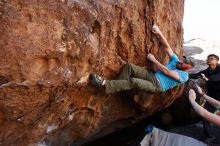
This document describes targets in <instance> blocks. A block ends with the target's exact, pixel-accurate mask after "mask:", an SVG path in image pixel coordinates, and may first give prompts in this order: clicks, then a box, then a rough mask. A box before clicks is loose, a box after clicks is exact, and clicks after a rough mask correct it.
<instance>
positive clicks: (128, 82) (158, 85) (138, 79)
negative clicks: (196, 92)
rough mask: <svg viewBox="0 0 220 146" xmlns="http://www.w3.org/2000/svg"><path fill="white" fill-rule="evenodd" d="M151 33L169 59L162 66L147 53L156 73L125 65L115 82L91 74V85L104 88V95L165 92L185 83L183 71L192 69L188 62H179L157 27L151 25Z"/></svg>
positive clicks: (186, 74) (186, 77) (185, 78)
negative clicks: (157, 39) (136, 90)
mask: <svg viewBox="0 0 220 146" xmlns="http://www.w3.org/2000/svg"><path fill="white" fill-rule="evenodd" d="M152 32H153V33H154V34H155V35H157V37H158V38H159V40H161V43H162V44H163V46H164V49H165V52H166V53H167V54H168V55H169V58H170V59H169V63H168V64H167V65H162V64H161V63H160V62H159V61H158V60H157V59H156V58H155V57H154V55H153V54H151V53H149V54H148V55H147V59H148V60H150V61H151V62H153V63H154V65H156V67H157V68H158V69H159V70H158V71H156V73H152V72H150V71H148V70H146V69H144V68H143V67H140V66H137V65H134V64H126V65H125V66H124V68H123V70H122V72H121V73H120V75H119V76H118V78H117V80H106V79H104V78H102V77H100V76H99V75H96V74H92V75H91V78H92V83H93V84H95V85H96V86H104V87H105V92H106V93H115V92H119V91H124V90H130V89H133V88H136V89H142V90H144V91H147V92H157V91H163V92H165V91H167V90H169V89H171V88H173V87H175V86H176V85H178V84H181V83H184V82H186V81H187V80H188V73H187V72H185V71H186V70H188V69H190V68H192V63H191V62H190V60H187V59H183V60H182V61H180V60H179V59H178V57H177V56H176V54H175V53H174V52H173V50H172V49H171V47H170V45H169V44H168V42H167V40H166V38H165V37H164V35H163V34H162V32H161V31H160V29H159V27H158V26H157V25H153V27H152Z"/></svg>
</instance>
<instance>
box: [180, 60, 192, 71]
mask: <svg viewBox="0 0 220 146" xmlns="http://www.w3.org/2000/svg"><path fill="white" fill-rule="evenodd" d="M176 67H177V69H179V70H183V71H186V70H190V69H191V68H192V67H193V62H192V61H191V59H190V58H189V57H188V56H183V60H181V61H180V62H179V63H178V64H177V65H176Z"/></svg>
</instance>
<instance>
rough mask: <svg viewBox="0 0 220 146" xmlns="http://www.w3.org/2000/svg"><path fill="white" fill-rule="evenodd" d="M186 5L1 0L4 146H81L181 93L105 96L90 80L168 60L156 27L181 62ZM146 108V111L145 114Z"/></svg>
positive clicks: (166, 0)
mask: <svg viewBox="0 0 220 146" xmlns="http://www.w3.org/2000/svg"><path fill="white" fill-rule="evenodd" d="M183 6H184V0H154V1H153V0H138V1H137V0H33V1H29V0H7V1H6V0H1V1H0V22H1V25H0V34H1V35H0V49H1V51H0V61H1V65H0V85H1V87H0V145H1V146H9V145H10V146H12V145H16V146H24V145H30V146H31V145H36V144H39V145H40V144H45V145H68V144H70V143H71V142H73V144H75V145H77V144H80V143H82V142H86V141H88V140H91V139H94V138H98V137H100V136H103V135H105V134H108V133H110V132H113V131H116V130H118V129H120V128H123V127H126V126H128V125H131V124H133V123H135V122H137V121H139V120H141V119H142V118H144V117H146V116H149V115H151V114H153V113H155V112H156V111H159V110H161V109H164V108H165V107H168V106H169V105H171V104H172V103H173V102H174V101H175V99H177V98H178V96H179V95H180V94H181V91H180V89H182V87H177V88H175V89H173V90H171V91H169V92H167V93H158V94H155V95H154V94H148V93H144V94H143V93H142V91H137V92H132V93H131V94H116V95H106V94H105V93H104V90H103V89H96V88H94V87H93V86H91V85H90V83H89V74H90V73H97V74H100V75H102V76H104V77H106V78H108V79H113V78H115V77H116V76H117V74H118V73H119V71H120V69H121V67H122V66H123V64H125V63H127V62H129V63H134V64H137V65H140V66H146V67H147V68H149V69H150V68H151V66H152V64H151V63H149V62H148V61H147V60H146V56H147V54H148V53H149V52H151V53H153V54H154V55H155V56H156V57H157V58H158V59H159V60H160V61H161V62H165V61H167V59H168V58H167V56H166V55H165V53H164V51H163V50H162V49H161V46H160V45H159V42H158V40H157V38H156V37H155V36H154V35H153V34H152V32H151V26H152V24H153V23H157V24H158V25H159V26H160V28H161V30H162V31H163V32H164V35H165V36H166V37H167V39H168V41H169V42H170V44H171V46H172V48H173V49H174V51H175V52H176V53H177V55H178V56H181V55H182V42H183V28H182V19H183ZM140 109H141V110H140Z"/></svg>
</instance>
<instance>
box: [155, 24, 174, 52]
mask: <svg viewBox="0 0 220 146" xmlns="http://www.w3.org/2000/svg"><path fill="white" fill-rule="evenodd" d="M152 31H153V33H154V34H156V35H157V36H158V38H159V39H160V41H161V43H162V44H163V45H164V47H165V51H166V53H167V54H168V55H169V56H172V55H173V50H172V48H171V47H170V45H169V43H168V41H167V39H166V38H165V37H164V35H163V33H162V32H161V31H160V29H159V27H158V26H157V25H153V28H152Z"/></svg>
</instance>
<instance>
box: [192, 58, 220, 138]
mask: <svg viewBox="0 0 220 146" xmlns="http://www.w3.org/2000/svg"><path fill="white" fill-rule="evenodd" d="M206 61H207V65H208V68H207V69H205V70H203V71H200V72H198V73H195V74H190V75H189V78H190V79H196V78H202V79H203V80H205V81H206V85H207V90H208V96H210V97H212V98H214V99H216V100H218V101H220V65H219V63H218V62H219V57H218V56H217V55H216V54H210V55H208V56H207V60H206ZM204 108H205V109H206V110H208V111H209V112H211V113H214V112H215V111H216V107H215V106H213V105H211V104H210V103H208V102H206V103H205V106H204ZM203 131H204V134H205V136H206V138H207V139H215V136H214V134H212V130H211V129H210V123H209V122H208V121H206V120H203Z"/></svg>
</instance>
